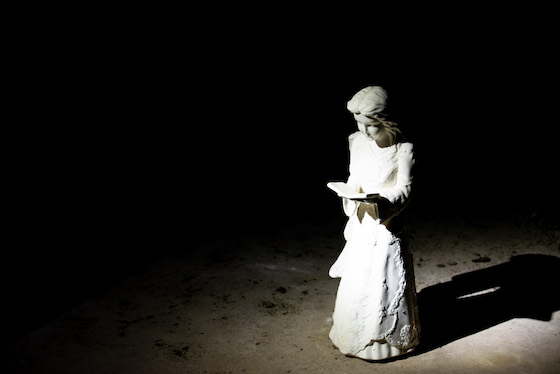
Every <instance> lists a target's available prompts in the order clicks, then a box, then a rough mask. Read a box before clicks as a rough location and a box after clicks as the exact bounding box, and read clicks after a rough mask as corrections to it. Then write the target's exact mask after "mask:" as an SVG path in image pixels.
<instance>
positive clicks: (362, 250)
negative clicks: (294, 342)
mask: <svg viewBox="0 0 560 374" xmlns="http://www.w3.org/2000/svg"><path fill="white" fill-rule="evenodd" d="M386 98H387V94H386V92H385V91H384V90H383V89H382V88H381V87H379V86H371V87H366V88H364V89H363V90H361V91H359V92H358V93H357V94H356V95H355V96H354V97H353V98H352V100H350V101H349V103H348V109H349V110H350V111H351V112H352V113H353V115H354V118H355V119H356V121H357V126H358V129H359V131H357V132H355V133H353V134H352V135H350V137H349V148H350V167H349V171H350V175H349V177H348V181H347V183H346V185H342V186H340V185H339V184H332V183H330V184H329V185H328V186H329V187H330V188H331V189H333V190H335V192H338V193H339V196H341V197H342V199H343V207H344V212H345V213H346V215H347V216H348V217H349V219H348V223H347V224H346V228H345V230H344V237H345V239H346V241H347V243H346V245H345V246H344V249H343V250H342V253H341V254H340V256H339V257H338V259H337V260H336V262H335V263H334V264H333V266H332V267H331V269H330V271H329V275H330V276H331V277H333V278H341V280H340V285H339V288H338V292H337V299H336V305H335V310H334V314H333V327H332V329H331V331H330V334H329V336H330V338H331V340H332V342H333V343H334V345H335V346H337V347H338V348H339V349H340V351H341V352H342V353H344V354H345V355H348V356H355V357H359V358H363V359H366V360H383V359H387V358H391V357H395V356H399V355H401V354H404V353H407V352H410V351H412V350H413V349H414V348H415V347H416V346H417V345H418V343H419V333H420V322H419V317H418V304H417V300H416V286H415V283H414V270H413V262H412V258H411V255H410V253H409V250H408V247H407V244H406V243H407V242H406V236H405V230H404V228H403V226H402V225H401V224H399V223H396V222H395V221H397V220H398V218H399V217H398V216H399V214H400V213H401V211H402V210H403V209H404V207H405V206H406V204H407V202H408V198H409V196H410V193H411V189H412V165H413V164H414V152H413V146H412V144H411V143H408V142H405V141H403V140H402V136H401V134H400V131H399V129H398V127H397V125H396V124H395V123H393V122H389V121H386V120H385V119H384V118H383V116H382V112H383V110H384V108H385V106H386V104H385V102H386ZM347 191H349V193H348V194H347V193H346V192H347ZM359 194H363V195H364V196H360V195H359ZM370 196H373V197H370ZM356 197H357V198H356Z"/></svg>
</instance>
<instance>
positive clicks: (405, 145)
mask: <svg viewBox="0 0 560 374" xmlns="http://www.w3.org/2000/svg"><path fill="white" fill-rule="evenodd" d="M398 152H399V153H414V145H413V144H412V143H410V142H402V143H399V144H398Z"/></svg>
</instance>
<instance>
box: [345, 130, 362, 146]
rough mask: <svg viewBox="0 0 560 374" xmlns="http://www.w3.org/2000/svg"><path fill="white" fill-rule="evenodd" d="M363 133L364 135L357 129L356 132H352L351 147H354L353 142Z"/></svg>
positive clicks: (349, 141)
mask: <svg viewBox="0 0 560 374" xmlns="http://www.w3.org/2000/svg"><path fill="white" fill-rule="evenodd" d="M361 135H363V134H362V133H361V132H359V131H356V132H355V133H352V134H350V135H349V136H348V146H349V147H350V148H352V143H354V140H356V139H358V138H359V137H360V136H361Z"/></svg>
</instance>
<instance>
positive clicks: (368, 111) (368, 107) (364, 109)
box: [347, 86, 402, 143]
mask: <svg viewBox="0 0 560 374" xmlns="http://www.w3.org/2000/svg"><path fill="white" fill-rule="evenodd" d="M387 96H388V95H387V91H385V90H384V89H383V88H382V87H381V86H369V87H366V88H363V89H361V90H360V91H358V92H357V93H356V94H355V95H354V97H352V99H351V100H350V101H349V102H348V104H347V108H348V110H349V111H350V112H352V113H354V114H363V115H364V116H366V117H370V118H375V119H377V120H378V121H379V122H380V123H381V124H382V125H383V127H384V128H385V131H386V132H387V134H388V135H389V137H390V138H391V143H396V142H398V141H399V140H400V138H402V133H401V130H400V129H399V128H398V125H397V123H395V122H392V121H388V120H387V119H385V114H384V113H383V111H384V110H385V106H386V103H387Z"/></svg>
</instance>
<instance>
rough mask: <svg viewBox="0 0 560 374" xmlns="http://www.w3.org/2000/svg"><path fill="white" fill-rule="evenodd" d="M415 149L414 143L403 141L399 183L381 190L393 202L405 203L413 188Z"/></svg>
mask: <svg viewBox="0 0 560 374" xmlns="http://www.w3.org/2000/svg"><path fill="white" fill-rule="evenodd" d="M413 165H414V149H413V145H412V143H403V144H402V145H401V149H400V150H399V160H398V172H397V173H398V174H397V183H396V184H395V186H394V187H393V188H390V189H387V190H385V191H382V192H380V195H381V196H382V197H384V198H386V199H387V200H389V202H391V203H392V204H404V203H406V201H407V199H408V197H409V196H410V193H411V190H412V166H413Z"/></svg>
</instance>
